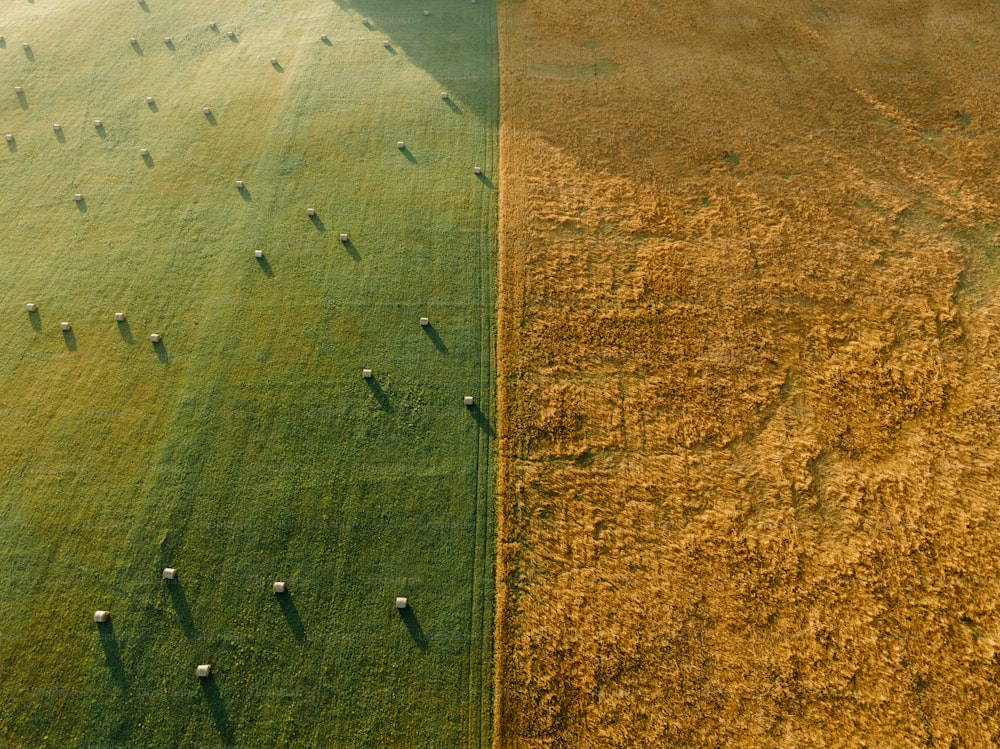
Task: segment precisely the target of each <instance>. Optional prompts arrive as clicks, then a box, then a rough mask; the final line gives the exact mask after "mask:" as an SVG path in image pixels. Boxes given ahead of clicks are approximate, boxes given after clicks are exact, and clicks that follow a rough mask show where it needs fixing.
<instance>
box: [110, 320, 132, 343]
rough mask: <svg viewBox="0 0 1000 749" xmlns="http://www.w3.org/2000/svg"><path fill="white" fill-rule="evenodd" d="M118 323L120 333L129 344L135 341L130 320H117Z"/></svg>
mask: <svg viewBox="0 0 1000 749" xmlns="http://www.w3.org/2000/svg"><path fill="white" fill-rule="evenodd" d="M115 323H117V325H118V335H120V336H121V337H122V340H123V341H125V343H127V344H128V345H129V346H131V345H132V344H133V343H135V338H133V337H132V327H131V326H130V325H129V324H128V320H115Z"/></svg>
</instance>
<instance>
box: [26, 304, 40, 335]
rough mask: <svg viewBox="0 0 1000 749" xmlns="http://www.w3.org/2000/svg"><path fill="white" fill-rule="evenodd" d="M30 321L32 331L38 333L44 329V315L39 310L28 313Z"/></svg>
mask: <svg viewBox="0 0 1000 749" xmlns="http://www.w3.org/2000/svg"><path fill="white" fill-rule="evenodd" d="M28 319H29V320H30V321H31V328H32V330H34V331H36V332H38V331H40V330H41V329H42V315H41V313H40V312H39V311H38V310H37V309H36V310H33V311H31V312H29V313H28Z"/></svg>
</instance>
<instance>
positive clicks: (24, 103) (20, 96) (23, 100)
mask: <svg viewBox="0 0 1000 749" xmlns="http://www.w3.org/2000/svg"><path fill="white" fill-rule="evenodd" d="M17 103H18V104H19V105H20V106H21V109H24V110H27V108H28V97H27V95H26V94H25V93H24V92H23V91H18V92H17Z"/></svg>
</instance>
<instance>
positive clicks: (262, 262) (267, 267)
mask: <svg viewBox="0 0 1000 749" xmlns="http://www.w3.org/2000/svg"><path fill="white" fill-rule="evenodd" d="M256 260H257V265H259V266H260V269H261V270H262V271H264V275H265V276H267V277H268V278H274V271H273V270H272V269H271V264H270V263H269V262H267V258H266V257H263V256H261V257H259V258H256Z"/></svg>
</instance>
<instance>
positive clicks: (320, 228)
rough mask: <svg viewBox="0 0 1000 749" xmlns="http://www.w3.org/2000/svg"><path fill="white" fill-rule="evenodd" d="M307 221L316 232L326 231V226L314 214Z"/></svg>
mask: <svg viewBox="0 0 1000 749" xmlns="http://www.w3.org/2000/svg"><path fill="white" fill-rule="evenodd" d="M309 220H310V221H312V223H313V226H315V227H316V231H319V232H325V231H326V224H324V223H323V219H321V218H320V217H319V216H317V215H316V214H315V213H314V214H313V215H312V216H310V217H309Z"/></svg>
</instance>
